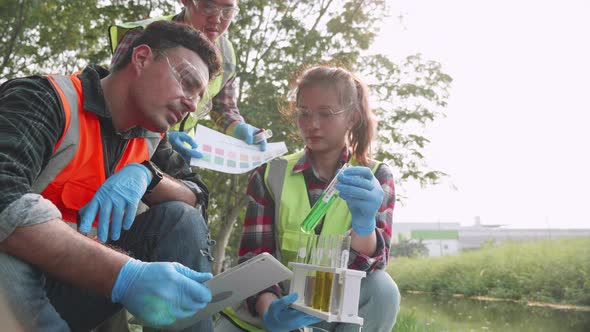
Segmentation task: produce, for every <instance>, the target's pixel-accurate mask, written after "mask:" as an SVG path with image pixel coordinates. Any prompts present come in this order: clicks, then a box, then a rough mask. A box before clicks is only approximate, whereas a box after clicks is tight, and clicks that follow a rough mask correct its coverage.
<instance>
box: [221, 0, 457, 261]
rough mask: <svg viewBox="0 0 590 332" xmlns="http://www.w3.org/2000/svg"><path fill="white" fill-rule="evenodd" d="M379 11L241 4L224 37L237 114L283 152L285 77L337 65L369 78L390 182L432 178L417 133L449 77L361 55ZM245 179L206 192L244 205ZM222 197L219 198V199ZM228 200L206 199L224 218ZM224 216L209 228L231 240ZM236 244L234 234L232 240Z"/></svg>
mask: <svg viewBox="0 0 590 332" xmlns="http://www.w3.org/2000/svg"><path fill="white" fill-rule="evenodd" d="M385 12H387V7H386V4H385V2H384V1H362V0H323V1H314V0H288V1H261V0H260V1H254V0H251V1H242V2H240V17H239V19H238V20H237V21H236V22H235V24H233V25H232V27H231V31H230V34H229V36H230V39H231V40H232V42H234V45H235V46H236V50H237V53H238V68H239V69H238V76H239V79H240V93H239V95H240V100H239V107H240V111H241V112H242V114H243V115H244V117H245V118H246V119H247V121H248V122H249V123H253V124H255V125H257V126H260V127H265V128H272V129H273V133H274V134H275V136H274V137H273V140H277V141H285V142H286V143H287V146H288V148H289V150H290V151H294V150H297V149H300V148H302V142H301V140H299V139H298V135H297V131H296V128H295V126H294V124H293V123H290V122H288V121H285V119H283V118H281V116H280V114H279V112H278V110H279V109H280V107H283V106H284V105H285V104H284V102H285V100H284V98H283V99H282V98H281V96H285V95H287V93H288V91H289V85H288V84H289V81H290V80H292V79H293V78H294V76H295V74H296V73H297V72H299V71H300V69H301V68H302V67H303V66H305V65H311V64H318V63H337V64H341V65H344V66H346V67H348V68H349V69H351V70H353V71H355V72H359V73H361V74H362V75H363V76H364V77H366V78H367V79H368V80H369V81H370V82H371V84H370V88H371V89H372V92H373V94H374V97H375V99H376V104H375V105H374V106H377V107H376V112H377V115H378V118H379V120H380V124H379V129H378V132H379V142H378V144H377V146H376V149H375V150H376V157H377V158H378V159H381V160H384V161H386V162H388V163H389V164H390V165H391V166H392V167H393V169H394V171H395V172H396V179H397V185H398V186H399V185H402V184H403V183H404V182H406V181H419V182H420V183H421V184H422V185H427V184H433V183H437V181H438V180H439V179H440V178H441V177H442V176H444V173H443V172H440V171H436V170H431V169H429V167H428V166H427V165H426V164H425V162H424V160H425V157H424V155H423V153H422V150H423V148H424V147H425V146H426V144H427V143H428V139H427V138H425V137H423V136H422V135H421V134H420V128H421V127H423V126H425V125H427V124H429V123H430V122H432V121H434V120H435V119H436V118H437V117H438V116H440V115H441V114H442V109H443V108H444V107H445V106H446V100H447V97H448V89H449V85H450V83H451V78H450V76H448V75H446V74H445V73H444V72H442V69H441V66H440V64H438V63H436V62H434V61H424V60H423V59H422V58H421V56H420V55H411V56H409V57H408V58H407V59H406V60H405V61H404V62H403V63H402V64H400V65H396V64H394V63H393V62H392V61H390V60H389V59H388V58H386V57H385V56H383V55H368V54H367V50H368V49H369V47H370V45H371V43H372V42H373V39H374V37H375V36H376V35H377V32H378V28H379V23H380V22H381V20H382V17H383V15H382V13H385ZM416 128H418V129H416ZM216 176H218V175H216ZM226 178H227V177H226ZM218 181H219V180H218ZM246 182H247V181H246V179H245V176H241V177H233V178H232V179H231V180H227V182H226V185H225V186H223V187H222V188H220V187H215V188H214V189H213V190H214V191H216V192H218V193H219V191H224V192H225V191H227V190H228V189H229V190H231V192H230V193H229V195H230V196H232V195H234V197H235V200H236V201H240V202H244V201H241V200H238V197H239V196H241V195H244V193H245V185H246ZM210 183H211V182H210ZM230 183H231V185H230ZM230 188H231V189H230ZM222 197H223V201H218V199H219V198H222ZM227 197H228V196H226V195H225V194H221V195H216V196H215V197H213V199H212V201H214V204H215V208H216V209H217V208H219V209H220V210H218V211H223V213H225V214H227V215H228V216H229V215H231V216H235V215H239V214H238V213H235V212H232V210H233V209H243V207H242V206H241V205H239V204H238V205H233V206H232V205H226V203H227V202H229V201H228V200H227V199H226V198H227ZM231 204H234V203H233V201H232V203H231ZM225 221H226V223H225V224H224V226H222V227H219V228H217V229H216V234H217V236H216V238H218V239H230V238H231V237H230V236H228V235H227V233H230V232H232V231H233V230H234V229H236V228H238V229H240V228H239V227H236V225H235V224H234V222H239V221H238V220H236V221H233V220H228V219H226V220H225ZM237 235H239V234H236V235H235V236H237ZM237 241H238V240H237V237H234V238H233V241H231V243H232V244H237ZM228 243H230V242H227V243H225V242H223V241H221V242H220V243H218V246H220V247H221V249H220V248H219V247H218V248H217V252H219V251H220V250H225V249H226V248H228V246H227V244H228ZM228 249H230V250H233V246H232V247H229V248H228ZM232 255H234V254H233V253H232ZM216 257H221V256H216ZM219 267H220V265H218V266H217V267H216V268H217V269H218V268H219ZM216 271H218V270H216Z"/></svg>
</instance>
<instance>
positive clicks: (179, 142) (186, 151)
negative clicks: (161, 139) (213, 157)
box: [168, 131, 203, 164]
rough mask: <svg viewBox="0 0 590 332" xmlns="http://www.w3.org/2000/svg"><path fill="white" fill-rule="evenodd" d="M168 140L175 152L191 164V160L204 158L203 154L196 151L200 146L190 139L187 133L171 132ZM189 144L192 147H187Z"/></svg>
mask: <svg viewBox="0 0 590 332" xmlns="http://www.w3.org/2000/svg"><path fill="white" fill-rule="evenodd" d="M168 139H169V140H170V144H172V148H173V149H174V151H176V152H178V153H180V155H181V156H182V157H183V158H184V160H186V162H187V163H189V164H190V162H191V158H203V154H202V153H200V152H199V151H197V150H195V149H196V148H197V147H198V146H199V145H198V144H197V142H195V140H194V139H193V138H192V137H190V136H189V135H188V134H187V133H185V132H182V131H169V132H168ZM184 143H188V144H189V145H190V146H191V147H190V148H189V147H188V146H186V144H184Z"/></svg>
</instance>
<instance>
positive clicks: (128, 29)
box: [109, 0, 266, 162]
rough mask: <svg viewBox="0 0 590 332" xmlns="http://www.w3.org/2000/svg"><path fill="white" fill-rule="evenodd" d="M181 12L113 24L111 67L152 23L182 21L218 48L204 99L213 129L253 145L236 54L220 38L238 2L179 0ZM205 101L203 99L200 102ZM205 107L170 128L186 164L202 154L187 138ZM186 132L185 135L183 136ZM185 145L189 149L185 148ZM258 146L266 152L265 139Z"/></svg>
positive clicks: (204, 113) (237, 8) (234, 14)
mask: <svg viewBox="0 0 590 332" xmlns="http://www.w3.org/2000/svg"><path fill="white" fill-rule="evenodd" d="M181 2H182V5H183V9H182V11H181V12H180V13H178V14H176V15H169V16H162V17H157V18H150V19H146V20H142V21H137V22H130V23H123V24H119V25H113V26H111V27H110V28H109V38H110V41H111V49H112V51H113V57H112V60H111V65H115V64H116V63H117V62H118V61H119V59H120V58H121V55H122V54H125V52H126V50H127V48H128V47H129V45H131V44H132V43H133V40H134V39H135V38H137V35H138V34H139V33H140V32H141V29H142V28H143V27H145V25H147V24H149V23H150V22H153V21H158V20H166V21H175V22H183V23H186V24H189V25H191V26H193V27H194V28H195V29H197V30H199V31H202V32H203V33H204V34H205V35H206V36H207V38H209V40H210V41H211V42H213V43H214V44H215V46H216V47H217V48H218V49H219V51H220V54H221V62H222V74H221V75H220V76H219V77H217V78H216V79H215V80H213V81H211V83H210V84H209V87H208V96H209V98H211V104H212V108H211V110H212V112H211V113H210V114H211V117H212V118H213V120H214V121H215V124H216V126H217V128H218V129H219V130H220V131H221V132H223V133H225V134H228V135H231V136H233V137H235V138H238V139H240V140H242V141H244V142H246V143H248V144H254V143H253V142H254V135H255V134H256V133H258V132H259V131H260V130H259V129H258V128H256V127H254V126H252V125H249V124H247V123H245V122H244V118H243V117H242V116H241V115H240V111H239V109H238V106H237V84H236V82H235V79H236V55H235V52H234V48H233V45H232V43H231V42H230V41H229V40H228V39H227V37H225V36H224V34H225V32H226V31H227V29H228V28H229V25H230V24H231V22H232V20H233V19H234V17H235V16H236V15H237V14H238V12H239V7H238V0H181ZM204 102H207V100H204ZM208 111H209V108H208V107H204V105H199V108H198V109H197V112H196V116H195V117H186V118H185V119H183V120H182V121H181V122H180V123H179V124H178V125H176V126H175V127H173V130H174V132H171V133H170V134H169V136H170V142H171V143H172V146H173V148H174V149H175V150H176V151H178V152H179V153H181V154H182V155H183V156H184V157H185V159H186V160H187V162H189V161H190V159H191V158H201V157H202V154H201V153H200V152H198V151H196V150H195V148H196V147H197V142H195V140H194V139H193V138H192V137H191V136H193V135H194V130H193V129H194V127H195V126H196V125H197V119H198V118H199V117H202V116H204V115H206V114H207V112H208ZM185 132H188V133H189V134H190V135H189V134H186V133H185ZM185 143H187V144H188V145H189V146H187V145H186V144H185ZM257 144H260V148H261V150H262V151H264V150H266V140H262V141H261V142H259V143H257Z"/></svg>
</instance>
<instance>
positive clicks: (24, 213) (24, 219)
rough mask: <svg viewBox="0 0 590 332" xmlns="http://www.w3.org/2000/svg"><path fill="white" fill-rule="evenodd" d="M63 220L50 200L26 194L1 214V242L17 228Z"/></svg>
mask: <svg viewBox="0 0 590 332" xmlns="http://www.w3.org/2000/svg"><path fill="white" fill-rule="evenodd" d="M58 218H59V219H61V213H60V212H59V210H58V209H57V207H56V206H55V205H54V204H53V203H52V202H51V201H49V200H47V199H45V198H43V196H41V195H38V194H26V195H23V196H21V198H19V199H17V200H16V201H14V202H12V203H11V204H10V205H8V207H6V209H4V211H2V213H0V242H2V241H4V240H6V238H8V237H9V236H10V234H12V232H14V230H15V229H16V228H17V227H25V226H33V225H38V224H42V223H44V222H47V221H49V220H53V219H58Z"/></svg>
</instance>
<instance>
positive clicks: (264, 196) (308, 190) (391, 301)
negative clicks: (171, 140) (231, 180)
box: [215, 66, 400, 332]
mask: <svg viewBox="0 0 590 332" xmlns="http://www.w3.org/2000/svg"><path fill="white" fill-rule="evenodd" d="M368 93H369V92H368V89H367V86H366V85H365V84H364V83H363V82H362V81H361V80H360V79H359V78H358V77H357V76H355V75H354V74H352V73H351V72H349V71H347V70H345V69H343V68H339V67H328V66H317V67H313V68H310V69H308V70H306V71H305V72H303V74H302V75H301V76H300V77H298V78H297V79H296V81H295V83H294V90H293V91H292V94H291V95H293V96H294V98H295V99H294V100H293V101H291V102H290V107H289V109H288V110H287V111H286V112H287V113H288V115H289V116H290V117H291V119H294V121H295V122H296V123H297V127H298V128H299V134H300V136H301V138H302V139H303V141H304V142H305V149H304V150H303V151H301V152H298V153H294V154H291V155H288V156H286V157H283V158H277V159H274V160H273V161H271V162H270V163H268V164H265V165H263V166H261V167H259V168H257V169H256V170H255V171H254V172H253V173H252V175H251V177H250V181H249V184H248V189H247V193H248V196H249V202H248V206H247V210H246V216H245V218H244V226H243V233H242V238H241V242H240V247H239V249H238V255H239V262H243V261H246V260H248V259H250V258H251V257H253V256H255V255H257V254H259V253H261V252H269V253H271V254H273V255H274V256H275V257H277V258H279V259H281V260H282V263H283V264H285V265H287V264H288V262H290V261H294V260H295V257H296V253H297V249H298V245H299V243H300V239H301V236H305V234H304V233H303V232H302V231H301V229H300V223H301V221H302V220H304V219H305V217H306V215H307V213H308V212H309V211H310V210H311V207H312V206H313V205H314V204H315V202H316V201H317V200H318V197H319V196H320V195H321V194H322V192H323V191H324V189H325V188H326V186H327V185H328V184H329V183H330V181H331V180H332V179H333V178H334V177H335V175H336V174H337V172H338V170H339V169H340V168H341V167H342V165H343V164H344V163H349V164H351V165H352V167H349V168H347V169H346V170H344V171H343V172H342V173H341V174H339V175H338V181H339V183H338V184H337V185H336V189H338V190H339V192H340V194H339V195H340V196H339V198H337V200H336V201H335V202H334V203H333V204H332V205H331V206H330V208H329V209H328V211H327V213H326V215H325V217H324V219H323V221H322V222H320V223H319V224H318V225H317V227H316V228H315V230H314V231H315V234H322V235H327V234H345V233H348V234H349V235H350V236H351V255H350V259H349V261H348V268H349V269H355V270H361V271H365V272H366V273H367V276H366V278H364V279H363V280H362V284H361V293H360V294H361V295H360V301H359V316H360V317H363V318H364V325H363V330H365V331H371V332H374V331H382V332H390V331H391V330H392V328H393V326H394V324H395V321H396V317H397V313H398V312H399V306H400V293H399V290H398V288H397V285H396V284H395V282H394V281H393V279H392V278H391V277H390V276H389V274H387V273H386V272H385V271H384V269H385V267H386V266H387V263H388V260H389V247H390V239H391V227H392V213H393V207H394V202H395V192H394V185H393V175H392V172H391V169H390V168H389V166H388V165H387V164H385V163H381V162H379V161H376V160H373V159H371V143H372V141H373V139H374V136H375V132H376V120H375V118H374V115H373V112H372V110H371V108H370V107H369V102H368V98H369V96H368ZM285 291H286V290H285V289H281V288H280V287H279V285H276V286H274V287H271V288H269V289H266V290H264V291H262V292H260V293H259V294H257V295H256V296H253V297H251V298H249V299H248V300H247V301H246V302H245V303H244V304H243V305H242V306H240V307H238V308H237V310H236V308H230V309H226V310H225V311H224V312H223V316H222V318H221V319H219V320H218V321H217V322H216V323H215V330H216V331H239V330H248V331H258V330H260V328H263V329H267V330H270V331H291V330H294V329H298V328H301V327H302V326H305V325H309V324H314V325H313V326H315V327H319V328H321V329H324V330H327V331H358V325H354V324H343V323H328V322H317V320H316V321H314V320H313V319H312V318H311V317H310V316H308V315H306V314H304V313H302V312H299V311H297V310H294V309H291V308H289V305H290V304H291V303H293V302H294V301H295V300H296V299H297V296H298V295H296V294H289V295H287V296H283V295H284V294H285ZM256 318H259V319H258V320H256Z"/></svg>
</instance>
